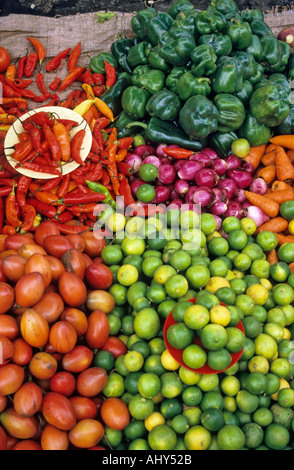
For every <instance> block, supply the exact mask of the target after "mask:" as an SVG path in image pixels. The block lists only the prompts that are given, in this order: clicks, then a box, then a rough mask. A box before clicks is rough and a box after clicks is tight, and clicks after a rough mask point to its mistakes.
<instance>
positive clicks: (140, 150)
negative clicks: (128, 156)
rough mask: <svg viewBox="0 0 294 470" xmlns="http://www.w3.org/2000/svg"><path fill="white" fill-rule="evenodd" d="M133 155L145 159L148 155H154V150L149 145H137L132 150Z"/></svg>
mask: <svg viewBox="0 0 294 470" xmlns="http://www.w3.org/2000/svg"><path fill="white" fill-rule="evenodd" d="M134 153H136V154H137V155H139V157H147V156H148V155H154V153H155V148H154V147H152V146H151V145H146V144H145V145H138V146H137V147H135V148H134Z"/></svg>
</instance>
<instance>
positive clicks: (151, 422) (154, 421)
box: [144, 411, 165, 432]
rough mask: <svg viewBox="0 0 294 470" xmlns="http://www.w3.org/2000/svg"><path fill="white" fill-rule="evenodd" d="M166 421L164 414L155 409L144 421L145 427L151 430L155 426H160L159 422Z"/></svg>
mask: <svg viewBox="0 0 294 470" xmlns="http://www.w3.org/2000/svg"><path fill="white" fill-rule="evenodd" d="M164 423H165V419H164V417H163V416H162V414H161V413H159V412H158V411H154V412H153V413H151V415H150V416H148V418H146V419H145V421H144V424H145V428H146V429H147V431H149V432H150V431H151V429H153V428H154V427H155V426H158V425H159V424H164Z"/></svg>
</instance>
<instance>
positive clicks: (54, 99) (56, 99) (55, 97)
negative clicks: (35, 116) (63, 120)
mask: <svg viewBox="0 0 294 470" xmlns="http://www.w3.org/2000/svg"><path fill="white" fill-rule="evenodd" d="M59 103H60V98H59V96H58V95H57V93H53V94H52V95H51V100H50V101H49V103H47V104H46V105H45V106H59Z"/></svg>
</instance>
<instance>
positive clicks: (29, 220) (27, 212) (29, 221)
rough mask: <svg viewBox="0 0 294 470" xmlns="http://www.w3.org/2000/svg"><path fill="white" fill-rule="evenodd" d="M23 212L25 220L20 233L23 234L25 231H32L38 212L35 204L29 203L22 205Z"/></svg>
mask: <svg viewBox="0 0 294 470" xmlns="http://www.w3.org/2000/svg"><path fill="white" fill-rule="evenodd" d="M21 214H22V217H23V219H24V221H25V222H24V224H23V225H22V227H21V230H20V234H21V235H23V234H24V233H27V232H30V231H31V230H32V229H33V226H34V220H35V218H36V215H37V212H36V209H35V208H34V206H31V205H29V204H27V205H25V206H23V207H22V209H21Z"/></svg>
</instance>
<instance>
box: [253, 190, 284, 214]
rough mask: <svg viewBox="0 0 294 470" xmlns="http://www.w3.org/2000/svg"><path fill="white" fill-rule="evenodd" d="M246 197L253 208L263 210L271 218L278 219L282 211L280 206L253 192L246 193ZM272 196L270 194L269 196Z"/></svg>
mask: <svg viewBox="0 0 294 470" xmlns="http://www.w3.org/2000/svg"><path fill="white" fill-rule="evenodd" d="M244 194H245V197H246V198H247V200H248V201H249V202H251V204H252V205H253V206H256V207H258V208H259V209H261V210H262V211H263V212H264V213H265V214H266V215H268V216H269V217H277V215H278V213H279V211H280V205H279V204H278V203H277V202H275V201H272V200H271V199H269V198H268V196H263V195H261V194H256V193H253V192H251V191H244ZM269 196H270V194H269Z"/></svg>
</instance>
